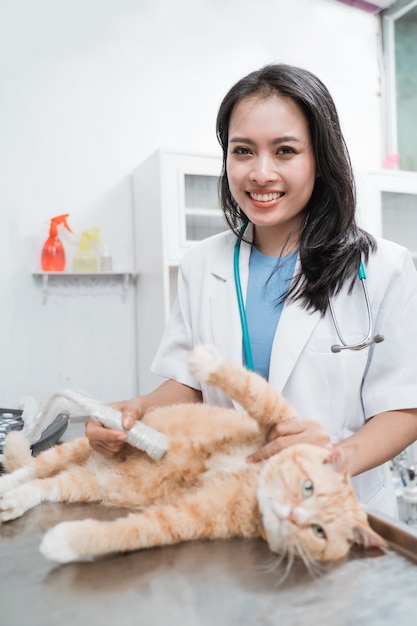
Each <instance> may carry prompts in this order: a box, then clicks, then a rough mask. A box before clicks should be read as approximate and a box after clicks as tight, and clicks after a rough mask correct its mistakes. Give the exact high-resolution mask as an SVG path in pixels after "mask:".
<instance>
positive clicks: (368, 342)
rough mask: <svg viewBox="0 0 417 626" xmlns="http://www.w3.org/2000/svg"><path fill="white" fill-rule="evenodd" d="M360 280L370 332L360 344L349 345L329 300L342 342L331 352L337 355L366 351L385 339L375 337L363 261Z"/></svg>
mask: <svg viewBox="0 0 417 626" xmlns="http://www.w3.org/2000/svg"><path fill="white" fill-rule="evenodd" d="M358 278H359V280H360V281H361V285H362V290H363V294H364V298H365V303H366V313H367V316H368V332H367V333H366V336H365V337H364V338H363V339H362V340H361V341H359V342H358V343H347V342H346V341H345V340H344V338H343V335H342V332H341V330H340V326H339V324H338V321H337V318H336V315H335V312H334V307H333V303H332V300H331V299H330V300H329V309H330V314H331V316H332V320H333V324H334V327H335V329H336V333H337V336H338V337H339V341H340V344H334V345H332V346H331V348H330V349H331V351H332V352H333V353H335V354H336V353H338V352H342V350H364V349H365V348H369V347H370V346H372V345H374V344H376V343H381V342H382V341H384V339H385V337H384V335H380V334H376V335H374V319H373V315H372V307H371V303H370V301H369V294H368V289H367V287H366V273H365V267H364V265H363V263H362V261H361V264H360V266H359V272H358Z"/></svg>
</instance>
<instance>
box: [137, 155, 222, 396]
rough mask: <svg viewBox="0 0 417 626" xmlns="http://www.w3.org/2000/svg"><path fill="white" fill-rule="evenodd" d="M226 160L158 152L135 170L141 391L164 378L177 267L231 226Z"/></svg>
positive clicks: (152, 387) (138, 337) (148, 389)
mask: <svg viewBox="0 0 417 626" xmlns="http://www.w3.org/2000/svg"><path fill="white" fill-rule="evenodd" d="M221 167H222V160H221V158H220V157H217V156H203V155H192V154H184V153H180V152H174V151H170V150H163V149H161V150H158V151H157V152H155V153H154V154H152V155H151V156H150V157H149V158H148V159H146V160H145V161H144V162H143V163H141V164H140V165H139V166H138V167H137V168H136V169H135V170H134V172H133V174H132V189H133V210H134V229H135V248H136V271H137V273H138V279H137V311H136V319H137V337H136V341H137V360H138V372H139V392H140V393H141V394H143V393H148V392H149V391H151V390H152V389H154V388H155V386H157V385H158V384H159V383H160V382H161V380H160V379H159V378H158V377H157V376H154V375H153V374H151V373H150V369H149V368H150V365H151V362H152V360H153V357H154V355H155V352H156V349H157V347H158V345H159V341H160V338H161V335H162V332H163V329H164V327H165V324H166V321H167V319H168V316H169V313H170V310H171V308H172V305H173V303H174V300H175V297H176V285H177V275H178V272H177V269H178V264H179V261H180V259H181V257H182V255H183V254H184V252H185V251H186V250H187V249H188V248H189V247H190V246H192V245H193V244H194V243H195V242H196V241H198V240H200V239H204V238H205V237H208V236H209V235H212V234H215V233H218V232H221V231H223V230H226V229H227V225H226V222H225V219H224V217H223V213H222V211H221V210H220V209H219V203H218V179H219V175H220V172H221Z"/></svg>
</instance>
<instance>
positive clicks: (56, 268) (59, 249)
mask: <svg viewBox="0 0 417 626" xmlns="http://www.w3.org/2000/svg"><path fill="white" fill-rule="evenodd" d="M68 215H69V213H65V214H64V215H58V216H57V217H53V218H52V219H51V225H50V228H49V237H48V239H47V240H46V241H45V243H44V246H43V248H42V260H41V264H42V269H43V271H44V272H63V271H64V269H65V251H64V246H63V245H62V241H61V240H60V239H59V237H58V226H59V225H60V224H63V225H64V227H65V228H66V229H67V230H68V231H69V232H70V233H72V230H71V228H70V227H69V226H68V224H67V217H68Z"/></svg>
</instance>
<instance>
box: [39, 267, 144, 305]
mask: <svg viewBox="0 0 417 626" xmlns="http://www.w3.org/2000/svg"><path fill="white" fill-rule="evenodd" d="M32 275H33V276H34V278H35V279H37V280H40V281H41V282H42V295H43V302H46V299H47V297H48V295H49V294H52V293H53V294H54V295H61V296H79V295H91V294H93V295H105V294H109V293H110V294H114V293H119V294H120V295H121V296H122V300H123V301H124V300H125V299H126V295H127V290H128V286H129V283H131V282H132V283H133V282H135V281H136V277H137V273H135V272H121V271H120V272H117V271H115V272H43V271H37V272H33V273H32Z"/></svg>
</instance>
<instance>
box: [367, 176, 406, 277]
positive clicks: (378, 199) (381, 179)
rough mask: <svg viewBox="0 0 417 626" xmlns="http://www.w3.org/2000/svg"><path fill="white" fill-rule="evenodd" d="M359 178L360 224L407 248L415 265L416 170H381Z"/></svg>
mask: <svg viewBox="0 0 417 626" xmlns="http://www.w3.org/2000/svg"><path fill="white" fill-rule="evenodd" d="M359 180H360V184H359V186H358V187H359V195H358V197H359V213H360V215H361V219H360V223H361V225H363V226H364V228H366V229H367V230H369V231H370V232H372V233H373V234H375V235H377V236H382V237H384V238H385V239H390V240H391V241H396V242H397V243H399V244H401V245H403V246H405V247H407V248H408V249H409V250H410V252H411V254H412V256H413V259H414V263H415V264H416V265H417V173H416V172H405V171H400V170H380V171H377V172H368V173H367V174H365V175H362V176H360V177H359Z"/></svg>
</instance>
